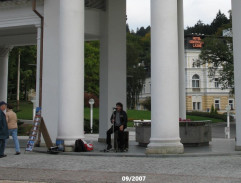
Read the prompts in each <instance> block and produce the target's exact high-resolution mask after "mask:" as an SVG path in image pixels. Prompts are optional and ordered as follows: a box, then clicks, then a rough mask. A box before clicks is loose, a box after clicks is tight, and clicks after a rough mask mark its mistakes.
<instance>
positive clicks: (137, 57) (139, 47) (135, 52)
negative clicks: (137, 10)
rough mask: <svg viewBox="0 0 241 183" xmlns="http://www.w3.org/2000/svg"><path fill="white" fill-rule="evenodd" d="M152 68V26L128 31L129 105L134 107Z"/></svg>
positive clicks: (130, 107)
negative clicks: (134, 31) (148, 69)
mask: <svg viewBox="0 0 241 183" xmlns="http://www.w3.org/2000/svg"><path fill="white" fill-rule="evenodd" d="M147 68H150V27H149V28H146V29H145V28H143V27H141V29H140V30H137V33H133V32H132V33H128V32H127V107H128V108H129V109H134V108H135V107H136V104H137V103H138V101H139V95H140V93H141V91H142V87H143V84H144V81H145V79H146V76H147V75H148V72H147Z"/></svg>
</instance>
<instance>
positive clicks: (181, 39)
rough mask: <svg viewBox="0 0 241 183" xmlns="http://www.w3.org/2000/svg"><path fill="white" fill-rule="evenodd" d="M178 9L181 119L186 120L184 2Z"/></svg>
mask: <svg viewBox="0 0 241 183" xmlns="http://www.w3.org/2000/svg"><path fill="white" fill-rule="evenodd" d="M177 7H178V57H179V117H180V118H182V119H186V83H185V81H186V79H185V77H186V76H185V51H184V19H183V0H178V1H177Z"/></svg>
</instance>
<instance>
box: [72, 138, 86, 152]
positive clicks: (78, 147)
mask: <svg viewBox="0 0 241 183" xmlns="http://www.w3.org/2000/svg"><path fill="white" fill-rule="evenodd" d="M74 151H75V152H86V147H85V144H84V142H83V141H82V140H81V139H78V140H76V141H75V146H74Z"/></svg>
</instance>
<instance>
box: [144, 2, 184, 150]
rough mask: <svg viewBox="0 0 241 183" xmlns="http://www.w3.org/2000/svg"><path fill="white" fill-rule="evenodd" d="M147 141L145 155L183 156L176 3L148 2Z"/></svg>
mask: <svg viewBox="0 0 241 183" xmlns="http://www.w3.org/2000/svg"><path fill="white" fill-rule="evenodd" d="M151 27H152V29H151V58H152V62H151V83H152V85H151V87H152V88H151V91H152V101H151V102H152V103H151V104H152V107H151V108H152V112H151V121H152V124H151V138H150V144H148V147H147V149H146V153H147V154H176V153H183V145H182V144H181V143H180V137H179V120H178V119H179V84H178V83H179V82H178V80H179V79H178V77H179V74H178V44H177V40H178V21H177V0H168V1H166V0H151Z"/></svg>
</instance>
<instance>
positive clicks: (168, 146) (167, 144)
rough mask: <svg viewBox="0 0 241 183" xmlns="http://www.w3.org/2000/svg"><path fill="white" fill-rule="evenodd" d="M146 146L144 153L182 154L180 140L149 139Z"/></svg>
mask: <svg viewBox="0 0 241 183" xmlns="http://www.w3.org/2000/svg"><path fill="white" fill-rule="evenodd" d="M150 141H151V142H150V144H148V146H147V148H146V154H183V153H184V147H183V144H182V143H180V141H166V140H165V141H161V140H160V141H157V140H155V142H152V140H150Z"/></svg>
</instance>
